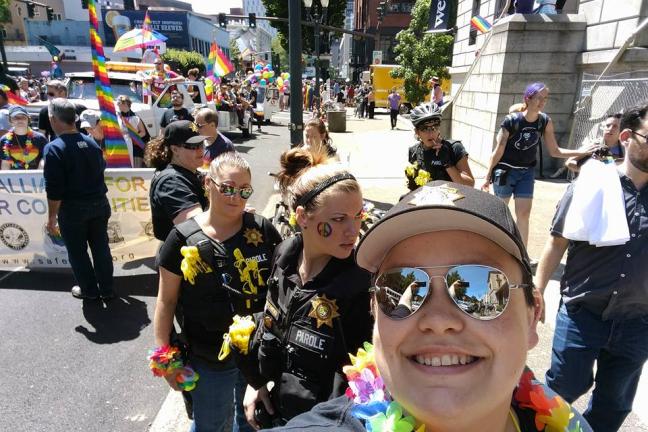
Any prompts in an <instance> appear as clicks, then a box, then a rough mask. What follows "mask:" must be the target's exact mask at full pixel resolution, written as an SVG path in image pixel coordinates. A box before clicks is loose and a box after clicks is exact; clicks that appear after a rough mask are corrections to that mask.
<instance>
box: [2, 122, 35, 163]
mask: <svg viewBox="0 0 648 432" xmlns="http://www.w3.org/2000/svg"><path fill="white" fill-rule="evenodd" d="M14 138H16V135H15V132H14V130H13V128H12V129H11V130H9V132H7V135H5V139H6V142H5V144H4V146H3V147H4V148H3V150H4V154H5V155H7V156H8V157H10V158H11V159H13V163H12V168H13V169H28V168H29V164H30V162H31V161H33V160H34V159H36V158H37V157H38V149H37V148H36V147H34V144H33V143H32V139H33V138H34V131H32V129H31V128H27V138H26V140H25V147H24V148H23V147H21V146H20V143H19V141H18V139H17V138H16V142H15V143H14Z"/></svg>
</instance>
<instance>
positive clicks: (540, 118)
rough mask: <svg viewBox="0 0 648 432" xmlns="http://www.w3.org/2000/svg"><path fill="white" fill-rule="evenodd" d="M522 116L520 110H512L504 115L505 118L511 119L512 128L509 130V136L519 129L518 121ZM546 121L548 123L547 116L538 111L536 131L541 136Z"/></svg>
mask: <svg viewBox="0 0 648 432" xmlns="http://www.w3.org/2000/svg"><path fill="white" fill-rule="evenodd" d="M523 116H524V114H522V113H521V112H514V113H511V114H509V115H507V116H506V118H508V119H510V120H511V126H512V130H511V131H510V132H509V138H510V137H512V136H514V135H515V134H516V133H518V131H519V130H520V122H521V121H522V117H523ZM547 123H549V116H548V115H547V114H545V113H543V112H541V113H538V131H539V132H540V136H541V137H542V136H543V135H544V131H545V129H546V127H547Z"/></svg>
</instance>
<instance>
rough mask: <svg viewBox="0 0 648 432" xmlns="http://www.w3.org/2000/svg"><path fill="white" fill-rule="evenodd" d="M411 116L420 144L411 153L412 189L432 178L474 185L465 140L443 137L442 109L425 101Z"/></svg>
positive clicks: (408, 172)
mask: <svg viewBox="0 0 648 432" xmlns="http://www.w3.org/2000/svg"><path fill="white" fill-rule="evenodd" d="M410 119H411V121H412V124H413V125H414V134H415V135H416V140H417V143H416V144H415V145H413V146H412V147H410V148H409V151H408V155H407V158H408V160H409V162H410V164H412V166H411V167H408V169H406V170H405V173H406V177H407V187H408V189H409V190H414V189H416V188H418V187H419V186H423V185H424V184H426V183H427V182H428V181H432V180H447V181H451V182H455V183H461V184H464V185H466V186H474V184H475V178H474V176H473V174H472V171H471V170H470V165H468V152H466V149H465V148H464V146H463V144H461V141H454V140H446V139H443V138H442V137H441V108H440V107H439V106H437V105H436V104H433V103H424V104H422V105H419V106H417V107H416V108H414V109H413V110H412V113H411V117H410ZM423 171H424V172H423Z"/></svg>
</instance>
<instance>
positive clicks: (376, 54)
mask: <svg viewBox="0 0 648 432" xmlns="http://www.w3.org/2000/svg"><path fill="white" fill-rule="evenodd" d="M382 62H383V52H382V51H373V52H372V53H371V64H375V65H379V64H382Z"/></svg>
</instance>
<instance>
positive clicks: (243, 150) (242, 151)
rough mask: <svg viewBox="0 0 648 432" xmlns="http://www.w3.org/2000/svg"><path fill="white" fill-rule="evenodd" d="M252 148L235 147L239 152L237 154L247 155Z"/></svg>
mask: <svg viewBox="0 0 648 432" xmlns="http://www.w3.org/2000/svg"><path fill="white" fill-rule="evenodd" d="M253 148H254V147H252V146H244V145H239V144H237V145H236V151H237V152H239V153H247V152H249V151H250V150H252V149H253Z"/></svg>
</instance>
